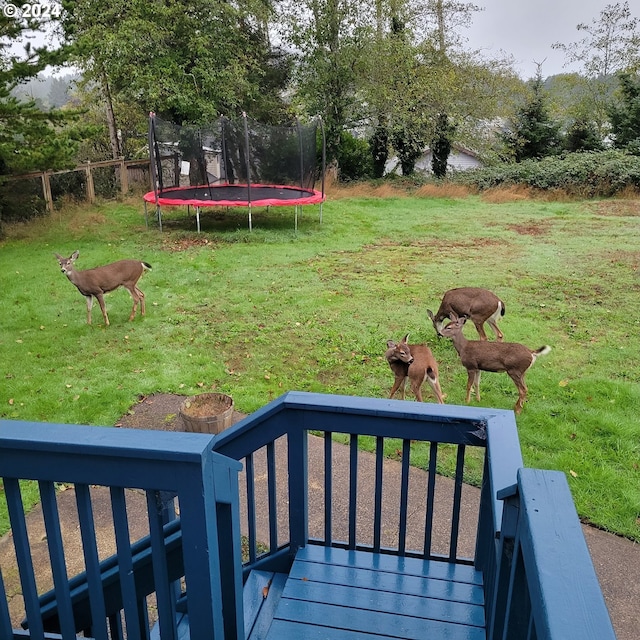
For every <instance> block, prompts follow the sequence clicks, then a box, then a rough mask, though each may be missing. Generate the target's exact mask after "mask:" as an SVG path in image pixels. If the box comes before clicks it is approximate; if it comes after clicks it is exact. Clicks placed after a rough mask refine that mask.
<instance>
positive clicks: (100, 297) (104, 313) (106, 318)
mask: <svg viewBox="0 0 640 640" xmlns="http://www.w3.org/2000/svg"><path fill="white" fill-rule="evenodd" d="M96 300H97V301H98V304H99V305H100V311H102V317H103V318H104V323H105V324H106V325H108V324H109V316H108V315H107V307H106V306H105V304H104V295H103V294H101V293H99V294H97V295H96Z"/></svg>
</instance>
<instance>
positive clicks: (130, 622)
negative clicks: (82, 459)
mask: <svg viewBox="0 0 640 640" xmlns="http://www.w3.org/2000/svg"><path fill="white" fill-rule="evenodd" d="M110 490H111V508H112V512H113V524H114V530H115V534H116V549H117V554H118V568H119V573H120V587H121V589H122V605H123V609H124V618H125V622H126V625H127V640H141V639H142V636H141V633H140V631H141V622H142V621H141V620H140V616H139V615H138V598H137V595H136V585H135V582H134V573H133V558H132V556H131V546H130V545H131V543H130V541H129V520H128V518H127V504H126V499H125V494H124V489H122V488H121V487H111V488H110Z"/></svg>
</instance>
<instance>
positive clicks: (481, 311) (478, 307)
mask: <svg viewBox="0 0 640 640" xmlns="http://www.w3.org/2000/svg"><path fill="white" fill-rule="evenodd" d="M504 311H505V309H504V302H502V300H500V298H498V296H497V295H496V294H495V293H493V292H491V291H489V290H488V289H481V288H480V287H460V288H458V289H450V290H449V291H447V292H446V293H445V294H444V296H443V298H442V302H441V303H440V308H439V309H438V313H436V315H435V316H434V315H433V313H432V312H431V311H430V310H429V309H427V315H428V316H429V318H431V322H433V326H434V328H435V330H436V333H437V334H438V335H439V336H441V335H442V325H443V324H444V321H445V319H448V318H449V316H450V315H451V312H453V313H455V314H457V315H458V316H467V318H470V319H471V321H472V322H473V324H474V325H475V326H476V329H477V331H478V334H479V335H480V340H486V339H487V334H486V333H485V332H484V326H483V325H484V323H485V322H488V323H489V325H490V326H491V328H492V329H493V332H494V333H495V334H496V339H497V340H502V339H503V338H504V335H503V333H502V331H500V329H498V320H499V319H500V317H501V316H503V315H504Z"/></svg>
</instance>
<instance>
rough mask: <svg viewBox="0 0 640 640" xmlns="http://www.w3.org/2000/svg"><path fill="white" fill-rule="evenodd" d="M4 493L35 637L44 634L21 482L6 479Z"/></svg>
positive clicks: (32, 631) (21, 581)
mask: <svg viewBox="0 0 640 640" xmlns="http://www.w3.org/2000/svg"><path fill="white" fill-rule="evenodd" d="M4 493H5V497H6V500H7V509H8V511H9V521H10V523H11V531H12V534H13V544H14V547H15V550H16V560H17V562H18V570H19V573H20V584H21V585H22V597H23V599H24V607H25V610H26V612H27V621H28V623H29V630H30V632H31V634H32V635H33V636H34V637H36V638H37V637H39V636H42V635H44V628H43V625H42V618H41V617H40V603H39V602H38V589H37V586H36V578H35V574H34V572H33V561H32V559H31V548H30V546H29V538H28V533H27V523H26V521H25V518H24V510H23V507H22V494H21V492H20V484H19V483H18V481H17V480H16V479H15V478H5V479H4Z"/></svg>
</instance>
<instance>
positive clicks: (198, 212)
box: [196, 207, 200, 233]
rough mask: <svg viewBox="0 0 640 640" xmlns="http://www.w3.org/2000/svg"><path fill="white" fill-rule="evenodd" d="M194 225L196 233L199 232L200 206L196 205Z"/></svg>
mask: <svg viewBox="0 0 640 640" xmlns="http://www.w3.org/2000/svg"><path fill="white" fill-rule="evenodd" d="M196 225H197V227H198V233H200V207H196Z"/></svg>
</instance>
